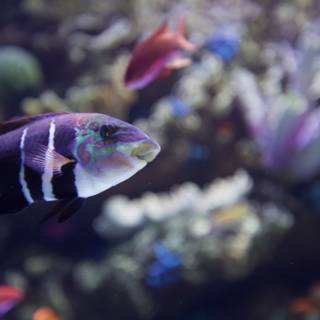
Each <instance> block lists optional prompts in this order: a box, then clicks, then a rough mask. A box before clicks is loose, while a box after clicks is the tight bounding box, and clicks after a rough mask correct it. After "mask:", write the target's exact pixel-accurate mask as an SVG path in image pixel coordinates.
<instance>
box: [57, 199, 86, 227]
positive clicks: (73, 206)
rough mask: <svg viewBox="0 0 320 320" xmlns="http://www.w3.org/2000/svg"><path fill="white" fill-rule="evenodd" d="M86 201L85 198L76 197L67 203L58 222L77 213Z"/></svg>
mask: <svg viewBox="0 0 320 320" xmlns="http://www.w3.org/2000/svg"><path fill="white" fill-rule="evenodd" d="M84 202H85V199H84V198H75V199H73V200H72V201H70V202H69V204H67V205H66V206H65V207H64V208H63V209H62V211H61V212H60V214H59V218H58V222H59V223H62V222H65V221H67V220H68V219H69V218H71V217H72V216H73V215H74V214H76V213H77V212H78V211H79V210H80V209H81V207H82V206H83V204H84Z"/></svg>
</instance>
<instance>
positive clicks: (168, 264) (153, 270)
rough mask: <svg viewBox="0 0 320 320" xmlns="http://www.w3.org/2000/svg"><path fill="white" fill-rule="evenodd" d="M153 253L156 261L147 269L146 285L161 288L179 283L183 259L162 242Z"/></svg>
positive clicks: (158, 243) (155, 247)
mask: <svg viewBox="0 0 320 320" xmlns="http://www.w3.org/2000/svg"><path fill="white" fill-rule="evenodd" d="M153 253H154V258H155V260H154V261H153V262H152V263H151V264H150V265H149V266H148V268H147V274H146V283H147V284H148V285H149V286H151V287H156V288H159V287H164V286H168V285H170V284H173V283H175V282H177V281H178V280H179V277H180V275H179V269H180V267H181V264H182V261H181V258H180V257H179V256H178V255H177V254H175V253H173V252H172V251H171V250H170V249H169V248H168V247H167V246H166V245H164V244H163V243H162V242H157V243H155V245H154V247H153Z"/></svg>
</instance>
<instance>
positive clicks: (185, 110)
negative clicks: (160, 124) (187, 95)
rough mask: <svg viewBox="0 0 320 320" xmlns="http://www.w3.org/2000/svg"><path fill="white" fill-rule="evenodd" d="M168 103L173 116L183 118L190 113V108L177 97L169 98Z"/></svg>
mask: <svg viewBox="0 0 320 320" xmlns="http://www.w3.org/2000/svg"><path fill="white" fill-rule="evenodd" d="M168 101H169V103H170V106H171V110H172V112H173V114H174V115H175V116H178V117H185V116H187V115H188V114H190V113H191V111H192V110H191V107H190V106H189V105H188V104H187V103H186V102H184V101H183V100H181V99H180V98H178V97H177V96H173V95H172V96H170V97H169V98H168Z"/></svg>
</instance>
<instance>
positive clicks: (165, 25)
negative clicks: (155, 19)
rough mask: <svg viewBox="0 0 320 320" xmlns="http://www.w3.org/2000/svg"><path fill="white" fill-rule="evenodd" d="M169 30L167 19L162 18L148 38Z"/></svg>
mask: <svg viewBox="0 0 320 320" xmlns="http://www.w3.org/2000/svg"><path fill="white" fill-rule="evenodd" d="M167 31H169V27H168V20H167V19H164V20H163V21H162V23H161V24H160V26H159V27H158V28H157V29H156V30H155V31H154V32H153V33H152V34H151V35H150V36H149V40H153V39H156V38H157V37H158V36H159V35H160V34H162V33H165V32H167Z"/></svg>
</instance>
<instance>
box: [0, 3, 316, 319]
mask: <svg viewBox="0 0 320 320" xmlns="http://www.w3.org/2000/svg"><path fill="white" fill-rule="evenodd" d="M319 14H320V3H319V1H317V0H287V1H285V0H283V1H280V0H279V1H275V0H256V1H253V0H252V1H249V0H216V1H213V0H212V1H210V0H197V1H192V0H185V1H182V0H181V1H170V0H68V1H65V0H1V3H0V117H1V119H2V120H6V119H9V118H11V117H14V116H18V115H32V114H38V113H42V112H57V111H77V112H101V113H106V114H109V115H112V116H115V117H118V118H121V119H123V120H125V121H128V122H130V123H133V124H135V125H136V126H138V127H139V128H141V129H143V130H145V131H146V132H148V134H149V135H150V136H151V137H153V138H154V139H156V140H157V141H158V142H159V143H160V145H161V147H162V151H161V153H160V154H159V156H158V157H157V158H156V160H155V161H153V162H152V163H150V164H149V165H148V166H147V167H146V168H145V169H144V170H142V171H140V172H139V173H137V174H136V175H135V176H134V177H132V178H131V179H129V180H127V181H125V182H123V183H121V184H120V185H118V186H115V187H113V188H112V189H110V190H107V191H106V192H104V193H102V194H100V195H98V196H95V197H93V198H91V199H89V200H88V201H87V203H86V204H85V206H84V207H83V209H81V211H80V212H79V213H78V214H77V215H75V216H74V217H72V218H71V219H70V220H69V221H67V222H66V223H64V224H58V223H56V222H55V221H54V220H53V221H50V222H48V223H46V224H40V220H41V218H43V216H44V215H45V213H46V212H47V211H48V207H50V204H41V205H37V206H32V207H31V208H29V209H27V210H25V211H24V212H23V213H21V214H17V215H8V216H7V215H3V216H1V217H0V282H1V283H2V284H7V285H12V286H15V287H18V288H20V289H22V291H23V293H24V298H23V300H22V301H21V302H20V303H19V304H18V305H17V306H16V307H15V308H14V309H12V310H11V311H10V312H9V313H8V314H7V315H5V316H4V317H5V319H8V320H27V319H32V314H33V313H34V311H35V310H37V309H38V308H40V307H43V306H46V307H49V308H52V310H54V311H55V312H56V313H57V314H58V316H59V318H60V319H61V320H75V319H77V320H85V319H90V320H104V319H117V320H160V319H161V320H163V319H174V320H216V319H217V320H221V319H233V320H234V319H241V320H242V319H245V320H251V319H252V320H254V319H266V320H286V319H304V320H311V319H312V320H314V319H320V183H319V177H320V109H319V102H320V20H319ZM181 16H183V17H185V21H186V37H187V38H188V39H189V40H190V41H191V42H192V43H194V44H196V45H197V46H198V50H197V52H196V53H194V54H193V55H192V64H191V65H189V66H187V67H185V68H182V69H180V70H177V71H175V72H173V73H172V74H171V75H170V76H169V77H166V78H162V79H157V80H156V81H154V82H152V83H151V84H150V85H148V86H146V87H145V88H143V89H141V90H138V91H131V90H129V89H127V88H126V87H125V86H124V83H123V76H124V73H125V70H126V67H127V64H128V61H129V59H130V56H131V54H132V50H133V48H134V47H135V45H136V44H137V42H139V41H140V40H141V39H143V38H144V37H146V36H147V35H149V34H150V33H151V32H152V31H154V30H155V29H156V28H157V27H158V25H159V24H160V23H161V22H162V21H163V20H164V19H165V18H167V19H168V21H169V23H170V25H171V26H173V27H174V26H175V24H176V22H177V20H178V18H179V17H181ZM0 178H1V177H0ZM8 183H9V182H8ZM35 320H44V319H42V318H41V319H40V318H39V319H38V318H37V319H35ZM50 320H53V318H50Z"/></svg>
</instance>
